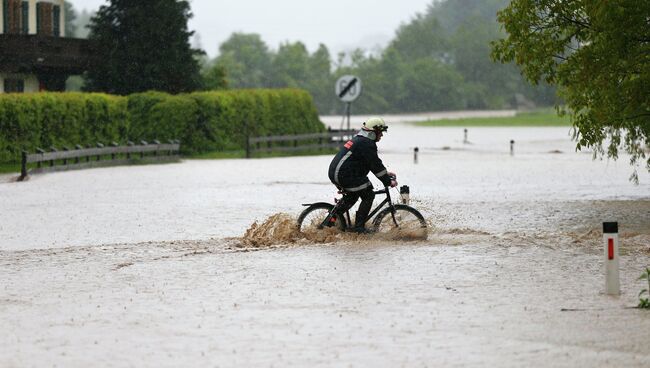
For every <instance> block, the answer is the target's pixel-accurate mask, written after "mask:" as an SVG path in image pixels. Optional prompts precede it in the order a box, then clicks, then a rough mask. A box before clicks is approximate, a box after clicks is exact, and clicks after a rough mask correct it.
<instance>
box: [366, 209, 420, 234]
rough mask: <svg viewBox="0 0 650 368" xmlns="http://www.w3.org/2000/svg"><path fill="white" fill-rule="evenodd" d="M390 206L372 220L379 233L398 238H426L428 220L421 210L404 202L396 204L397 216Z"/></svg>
mask: <svg viewBox="0 0 650 368" xmlns="http://www.w3.org/2000/svg"><path fill="white" fill-rule="evenodd" d="M391 212H392V211H391V209H390V208H386V209H385V210H383V211H381V212H380V213H379V214H377V216H376V217H375V219H374V220H373V222H372V225H373V227H374V230H375V231H376V232H377V233H379V234H382V233H383V234H390V235H393V236H395V237H397V238H426V237H427V222H426V221H425V220H424V216H422V214H421V213H420V211H418V210H416V209H415V208H413V207H411V206H407V205H404V204H396V205H395V216H394V219H393V215H392V213H391Z"/></svg>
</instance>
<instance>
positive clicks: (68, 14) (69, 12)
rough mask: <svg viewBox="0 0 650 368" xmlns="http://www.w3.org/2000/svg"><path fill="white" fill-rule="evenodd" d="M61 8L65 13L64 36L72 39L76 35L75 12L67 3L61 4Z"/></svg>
mask: <svg viewBox="0 0 650 368" xmlns="http://www.w3.org/2000/svg"><path fill="white" fill-rule="evenodd" d="M63 8H64V9H63V10H64V12H65V25H64V36H65V37H74V36H75V35H76V33H77V24H76V23H75V20H76V19H77V12H76V11H75V10H74V6H73V5H72V4H71V3H70V2H69V1H65V2H63Z"/></svg>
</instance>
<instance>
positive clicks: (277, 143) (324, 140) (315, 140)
mask: <svg viewBox="0 0 650 368" xmlns="http://www.w3.org/2000/svg"><path fill="white" fill-rule="evenodd" d="M356 133H357V131H356V130H329V131H327V132H323V133H308V134H294V135H274V136H265V137H248V139H247V140H246V158H250V157H251V156H252V155H253V154H254V153H256V152H263V153H270V152H297V151H308V150H321V149H332V148H337V147H339V146H340V145H341V142H343V141H346V140H348V139H350V138H352V137H353V136H354V135H355V134H356Z"/></svg>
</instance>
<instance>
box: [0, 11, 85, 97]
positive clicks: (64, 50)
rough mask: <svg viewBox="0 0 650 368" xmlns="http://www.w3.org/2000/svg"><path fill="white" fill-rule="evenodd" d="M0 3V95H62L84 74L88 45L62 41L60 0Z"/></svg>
mask: <svg viewBox="0 0 650 368" xmlns="http://www.w3.org/2000/svg"><path fill="white" fill-rule="evenodd" d="M0 3H1V4H2V6H0V93H8V92H38V91H63V90H65V81H66V79H67V78H68V77H69V76H70V75H78V74H82V73H83V72H84V71H85V70H86V68H87V66H88V62H89V60H90V55H91V51H90V47H89V43H88V41H87V40H81V39H75V38H68V37H65V31H64V30H65V8H64V6H65V5H64V0H0Z"/></svg>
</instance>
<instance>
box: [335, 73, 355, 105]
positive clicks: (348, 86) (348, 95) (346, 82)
mask: <svg viewBox="0 0 650 368" xmlns="http://www.w3.org/2000/svg"><path fill="white" fill-rule="evenodd" d="M336 95H337V96H338V98H339V99H340V100H341V101H343V102H352V101H354V100H356V99H357V97H359V95H361V79H359V78H358V77H355V76H354V75H344V76H342V77H341V78H339V80H337V81H336Z"/></svg>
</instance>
